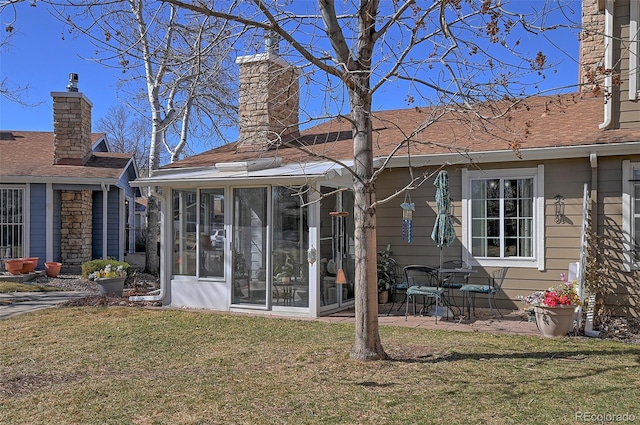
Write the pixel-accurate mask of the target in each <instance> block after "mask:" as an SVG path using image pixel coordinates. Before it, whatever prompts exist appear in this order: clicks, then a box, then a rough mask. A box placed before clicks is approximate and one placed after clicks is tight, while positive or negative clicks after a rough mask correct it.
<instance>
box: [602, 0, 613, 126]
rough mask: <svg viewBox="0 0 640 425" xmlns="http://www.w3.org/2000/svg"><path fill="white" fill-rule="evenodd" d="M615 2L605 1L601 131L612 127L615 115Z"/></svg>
mask: <svg viewBox="0 0 640 425" xmlns="http://www.w3.org/2000/svg"><path fill="white" fill-rule="evenodd" d="M614 1H615V0H605V8H604V15H605V16H604V71H605V72H606V75H605V77H604V87H605V91H606V98H605V102H604V122H602V124H599V125H598V127H599V128H600V129H601V130H606V129H607V128H609V126H611V121H612V115H613V94H612V93H611V91H612V89H613V84H612V81H613V75H612V74H611V73H612V72H613V2H614Z"/></svg>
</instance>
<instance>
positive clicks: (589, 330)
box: [582, 152, 600, 338]
mask: <svg viewBox="0 0 640 425" xmlns="http://www.w3.org/2000/svg"><path fill="white" fill-rule="evenodd" d="M589 163H590V164H591V231H595V232H596V234H597V233H598V154H597V153H595V152H591V155H589ZM582 279H583V282H584V276H583V277H582ZM595 302H596V296H595V294H591V295H589V299H588V302H587V314H586V316H587V317H586V320H585V322H584V334H585V335H586V336H589V337H592V338H598V337H599V336H600V332H599V331H594V330H593V315H594V311H593V309H594V306H595Z"/></svg>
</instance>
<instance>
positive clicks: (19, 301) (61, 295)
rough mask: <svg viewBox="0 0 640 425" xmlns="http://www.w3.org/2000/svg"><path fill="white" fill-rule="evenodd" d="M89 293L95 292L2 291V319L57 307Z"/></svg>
mask: <svg viewBox="0 0 640 425" xmlns="http://www.w3.org/2000/svg"><path fill="white" fill-rule="evenodd" d="M89 295H95V294H92V293H89V292H72V291H69V292H66V291H52V292H12V293H2V294H0V320H5V319H8V318H9V317H13V316H17V315H18V314H24V313H28V312H30V311H35V310H40V309H43V308H50V307H55V306H56V305H57V304H60V303H62V302H65V301H69V300H73V299H76V298H84V297H87V296H89Z"/></svg>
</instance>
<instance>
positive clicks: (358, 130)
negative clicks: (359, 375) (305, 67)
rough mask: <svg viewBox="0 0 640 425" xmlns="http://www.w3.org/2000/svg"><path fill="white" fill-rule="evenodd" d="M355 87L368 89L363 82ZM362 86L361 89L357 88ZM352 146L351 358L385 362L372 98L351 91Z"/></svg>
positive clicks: (365, 81)
mask: <svg viewBox="0 0 640 425" xmlns="http://www.w3.org/2000/svg"><path fill="white" fill-rule="evenodd" d="M358 83H359V84H357V85H356V86H360V87H368V86H367V85H366V84H367V83H368V81H367V79H366V78H363V81H359V82H358ZM360 84H362V85H360ZM349 94H350V100H351V118H352V119H353V130H352V131H353V142H354V143H353V146H354V171H355V176H354V179H353V180H354V184H353V191H354V227H355V229H354V241H355V244H354V245H355V261H356V274H355V315H356V317H355V319H356V335H355V343H354V345H353V348H352V349H351V358H352V359H355V360H380V359H385V358H387V354H386V353H385V351H384V348H383V347H382V342H381V341H380V334H379V331H378V285H377V269H376V261H377V258H376V212H375V208H372V205H373V203H374V202H375V199H376V194H375V185H374V184H373V182H372V180H371V177H372V176H373V140H372V124H371V97H370V96H369V95H367V94H365V95H361V94H360V93H359V92H358V90H354V91H350V93H349Z"/></svg>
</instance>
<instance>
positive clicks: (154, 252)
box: [144, 196, 160, 276]
mask: <svg viewBox="0 0 640 425" xmlns="http://www.w3.org/2000/svg"><path fill="white" fill-rule="evenodd" d="M158 207H159V205H158V200H157V199H156V198H154V197H153V196H149V197H148V198H147V243H146V256H145V267H144V268H145V272H147V273H150V274H152V275H154V276H158V275H159V274H160V255H159V254H160V253H159V251H158V240H159V239H158V237H159V234H160V228H159V223H160V217H159V213H158V212H159V211H158V209H159V208H158Z"/></svg>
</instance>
